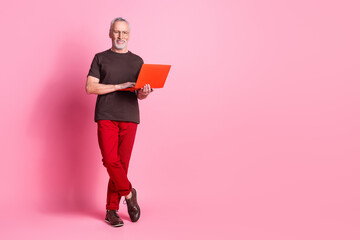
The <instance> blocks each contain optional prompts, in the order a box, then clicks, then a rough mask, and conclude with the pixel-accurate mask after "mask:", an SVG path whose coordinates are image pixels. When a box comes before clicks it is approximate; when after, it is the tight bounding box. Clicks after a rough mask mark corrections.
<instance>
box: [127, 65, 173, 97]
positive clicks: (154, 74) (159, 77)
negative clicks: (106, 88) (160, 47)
mask: <svg viewBox="0 0 360 240" xmlns="http://www.w3.org/2000/svg"><path fill="white" fill-rule="evenodd" d="M170 67H171V65H160V64H143V65H142V67H141V69H140V73H139V77H138V79H137V80H136V84H135V87H133V88H125V89H120V91H134V90H138V89H140V88H143V87H144V86H145V84H150V87H151V88H163V87H164V84H165V81H166V78H167V76H168V74H169V71H170Z"/></svg>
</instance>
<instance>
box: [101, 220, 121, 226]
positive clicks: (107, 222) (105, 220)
mask: <svg viewBox="0 0 360 240" xmlns="http://www.w3.org/2000/svg"><path fill="white" fill-rule="evenodd" d="M105 222H107V223H108V224H109V225H110V226H113V227H121V226H124V224H123V223H119V224H116V225H112V224H111V223H110V221H109V220H107V219H105Z"/></svg>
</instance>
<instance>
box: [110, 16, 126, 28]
mask: <svg viewBox="0 0 360 240" xmlns="http://www.w3.org/2000/svg"><path fill="white" fill-rule="evenodd" d="M116 21H119V22H126V23H127V25H128V26H129V31H130V23H129V22H128V21H127V20H126V19H125V18H122V17H117V18H114V19H113V20H112V21H111V23H110V31H111V29H112V27H113V25H114V23H115V22H116Z"/></svg>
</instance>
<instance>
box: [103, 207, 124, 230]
mask: <svg viewBox="0 0 360 240" xmlns="http://www.w3.org/2000/svg"><path fill="white" fill-rule="evenodd" d="M105 222H107V223H108V224H110V225H111V226H113V227H121V226H122V225H124V222H123V220H121V218H120V217H119V215H118V214H117V212H116V210H106V217H105Z"/></svg>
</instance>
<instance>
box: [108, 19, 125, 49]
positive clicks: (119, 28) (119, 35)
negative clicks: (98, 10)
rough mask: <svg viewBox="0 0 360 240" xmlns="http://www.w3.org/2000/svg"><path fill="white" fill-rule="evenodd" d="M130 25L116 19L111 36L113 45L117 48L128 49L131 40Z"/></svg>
mask: <svg viewBox="0 0 360 240" xmlns="http://www.w3.org/2000/svg"><path fill="white" fill-rule="evenodd" d="M129 35H130V30H129V26H128V24H127V23H126V22H124V21H116V22H114V24H113V27H112V29H110V32H109V36H110V38H111V40H112V46H113V47H114V48H116V49H117V50H124V49H125V50H126V49H127V43H128V40H129Z"/></svg>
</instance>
